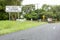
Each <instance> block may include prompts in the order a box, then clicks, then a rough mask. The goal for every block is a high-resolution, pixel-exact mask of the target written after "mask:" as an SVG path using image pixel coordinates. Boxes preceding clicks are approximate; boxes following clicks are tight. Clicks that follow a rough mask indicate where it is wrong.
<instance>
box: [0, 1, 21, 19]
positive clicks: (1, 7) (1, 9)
mask: <svg viewBox="0 0 60 40" xmlns="http://www.w3.org/2000/svg"><path fill="white" fill-rule="evenodd" d="M21 2H22V0H0V20H7V19H8V16H9V15H8V14H7V13H6V12H5V7H6V6H8V5H9V6H10V5H11V6H12V5H13V6H14V5H15V6H16V5H21ZM13 15H17V14H16V13H13ZM13 15H12V16H13ZM12 16H11V17H12ZM15 18H16V17H14V18H12V19H15Z"/></svg>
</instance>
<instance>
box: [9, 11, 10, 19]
mask: <svg viewBox="0 0 60 40" xmlns="http://www.w3.org/2000/svg"><path fill="white" fill-rule="evenodd" d="M9 20H10V12H9Z"/></svg>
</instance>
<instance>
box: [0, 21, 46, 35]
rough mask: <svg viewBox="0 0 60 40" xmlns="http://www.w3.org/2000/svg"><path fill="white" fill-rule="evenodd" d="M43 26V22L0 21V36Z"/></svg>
mask: <svg viewBox="0 0 60 40" xmlns="http://www.w3.org/2000/svg"><path fill="white" fill-rule="evenodd" d="M42 24H45V22H37V21H25V22H20V21H0V35H4V34H8V33H12V32H17V31H21V30H25V29H29V28H32V27H36V26H38V25H42Z"/></svg>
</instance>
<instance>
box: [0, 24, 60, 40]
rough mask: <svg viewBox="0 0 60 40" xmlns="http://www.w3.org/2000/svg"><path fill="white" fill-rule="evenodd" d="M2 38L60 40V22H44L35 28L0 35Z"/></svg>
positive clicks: (14, 39)
mask: <svg viewBox="0 0 60 40" xmlns="http://www.w3.org/2000/svg"><path fill="white" fill-rule="evenodd" d="M0 40H60V23H49V24H44V25H41V26H38V27H35V28H31V29H27V30H23V31H19V32H15V33H11V34H7V35H4V36H0Z"/></svg>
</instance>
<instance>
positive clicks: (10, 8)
mask: <svg viewBox="0 0 60 40" xmlns="http://www.w3.org/2000/svg"><path fill="white" fill-rule="evenodd" d="M21 8H22V7H21V6H6V9H5V11H6V12H21Z"/></svg>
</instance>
